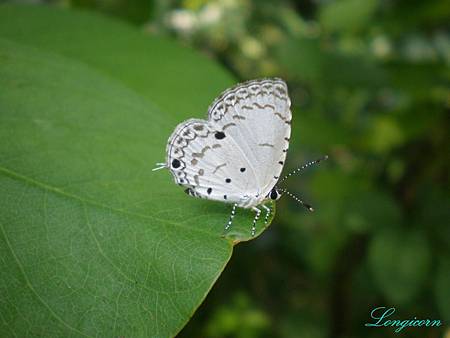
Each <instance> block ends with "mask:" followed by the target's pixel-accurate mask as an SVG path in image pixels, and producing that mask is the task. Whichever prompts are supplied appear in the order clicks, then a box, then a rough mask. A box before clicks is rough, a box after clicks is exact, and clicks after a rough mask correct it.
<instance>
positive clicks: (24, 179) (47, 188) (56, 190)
mask: <svg viewBox="0 0 450 338" xmlns="http://www.w3.org/2000/svg"><path fill="white" fill-rule="evenodd" d="M0 173H3V174H4V175H6V176H9V177H11V178H13V179H15V180H17V181H22V182H25V183H27V184H29V185H33V186H36V187H39V188H41V189H43V190H45V191H49V192H52V193H54V194H56V195H60V196H64V197H66V198H69V199H74V200H77V201H79V202H81V203H83V204H88V205H91V206H94V207H98V208H102V209H106V210H108V211H112V212H115V213H118V214H122V215H128V216H135V217H140V218H143V219H149V220H154V221H159V222H162V223H166V224H170V225H173V226H174V227H179V228H182V229H187V230H190V231H192V232H197V233H201V234H203V235H207V236H210V237H214V238H217V237H219V236H217V235H215V234H213V233H211V232H208V231H204V230H201V229H199V228H195V227H190V226H186V225H185V224H183V223H178V222H174V221H169V220H167V219H162V218H159V217H155V216H151V215H144V214H140V213H135V212H131V211H127V210H123V209H116V208H113V207H110V206H108V205H105V204H102V203H99V202H96V201H93V200H90V199H85V198H83V197H80V196H77V195H75V194H71V193H69V192H66V191H64V190H62V189H60V188H57V187H53V186H51V185H48V184H46V183H42V182H39V181H37V180H35V179H33V178H31V177H27V176H25V175H22V174H19V173H16V172H14V171H13V170H10V169H8V168H5V167H2V166H0ZM219 239H221V238H220V237H219ZM227 242H228V244H231V242H230V240H227Z"/></svg>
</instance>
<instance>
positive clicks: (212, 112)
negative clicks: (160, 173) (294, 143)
mask: <svg viewBox="0 0 450 338" xmlns="http://www.w3.org/2000/svg"><path fill="white" fill-rule="evenodd" d="M290 105H291V101H290V99H289V96H288V89H287V85H286V83H285V82H284V81H283V80H281V79H278V78H273V79H260V80H253V81H248V82H245V83H242V84H238V85H236V86H234V87H232V88H230V89H228V90H226V91H225V92H223V93H222V94H221V95H220V96H219V97H218V98H217V99H215V100H214V102H213V103H212V105H211V106H210V107H209V109H208V120H200V119H189V120H187V121H184V122H183V123H181V124H179V125H178V126H177V127H176V128H175V131H174V132H173V133H172V135H171V136H170V138H169V141H168V143H167V148H166V151H167V156H166V162H165V163H158V165H159V167H157V168H155V169H154V170H158V169H162V168H168V169H169V170H170V172H171V173H172V175H173V177H174V179H175V182H176V183H178V184H179V185H182V186H185V187H187V189H186V190H185V192H186V193H187V194H189V195H191V196H194V197H199V198H206V199H210V200H215V201H222V202H227V203H232V204H233V209H232V211H231V215H230V219H229V221H228V223H227V225H226V226H225V229H228V228H229V227H230V226H231V223H232V221H233V217H234V215H235V212H236V207H242V208H251V209H253V210H254V211H255V212H256V215H255V218H254V220H253V225H252V230H251V233H252V236H254V234H255V231H256V222H257V220H258V219H259V216H260V214H261V209H259V208H258V207H259V206H260V207H262V208H263V209H265V211H266V217H265V223H267V221H268V219H269V215H270V212H271V210H270V208H269V207H267V206H265V205H264V203H265V202H266V201H267V200H269V199H272V200H277V199H278V198H279V197H280V196H281V192H286V193H287V194H288V195H290V196H291V197H293V198H295V199H296V200H297V201H298V202H300V203H301V204H302V205H304V206H306V207H307V208H308V209H309V210H311V211H312V208H311V207H310V206H309V205H308V204H306V203H304V202H303V201H302V200H300V199H299V198H297V197H295V196H293V195H292V194H291V193H289V192H288V191H286V190H285V189H282V188H277V187H275V184H276V183H277V182H278V180H279V178H280V174H281V171H282V170H283V166H284V162H285V160H286V154H287V151H288V148H289V137H290V135H291V120H292V113H291V110H290ZM321 160H322V159H319V160H316V161H313V162H310V163H308V164H306V165H304V166H302V167H300V168H298V169H296V170H295V171H294V172H292V173H290V174H289V175H287V176H286V177H288V176H290V175H292V174H294V173H296V172H297V171H300V170H301V169H303V168H306V167H308V166H309V165H311V164H313V163H318V162H319V161H321ZM282 180H283V179H282ZM282 180H281V181H282Z"/></svg>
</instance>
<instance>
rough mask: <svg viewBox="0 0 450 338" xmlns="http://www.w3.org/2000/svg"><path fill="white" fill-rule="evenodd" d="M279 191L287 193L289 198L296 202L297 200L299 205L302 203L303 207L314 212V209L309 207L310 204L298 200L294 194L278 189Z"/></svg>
mask: <svg viewBox="0 0 450 338" xmlns="http://www.w3.org/2000/svg"><path fill="white" fill-rule="evenodd" d="M277 189H278V190H279V191H282V192H284V193H286V194H287V195H288V196H289V197H291V198H293V199H294V200H296V201H297V202H298V203H300V204H301V205H303V206H304V207H305V208H306V209H308V210H309V211H311V212H312V211H314V209H313V207H312V206H311V205H309V204H308V203H305V202H303V200H301V199H300V198H298V197H297V196H295V195H294V194H293V193H291V192H290V191H287V190H286V189H284V188H278V187H277Z"/></svg>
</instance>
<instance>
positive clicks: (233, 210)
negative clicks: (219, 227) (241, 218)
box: [225, 203, 237, 230]
mask: <svg viewBox="0 0 450 338" xmlns="http://www.w3.org/2000/svg"><path fill="white" fill-rule="evenodd" d="M236 207H237V204H236V203H234V204H233V209H231V215H230V219H229V220H228V223H227V225H225V230H228V229H229V228H230V226H231V223H233V218H234V215H235V214H236Z"/></svg>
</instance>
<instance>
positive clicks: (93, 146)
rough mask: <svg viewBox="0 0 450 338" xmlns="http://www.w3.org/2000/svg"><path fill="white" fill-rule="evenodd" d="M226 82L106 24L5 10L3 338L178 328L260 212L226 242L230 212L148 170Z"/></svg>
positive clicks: (0, 32) (201, 61) (0, 18)
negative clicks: (178, 127)
mask: <svg viewBox="0 0 450 338" xmlns="http://www.w3.org/2000/svg"><path fill="white" fill-rule="evenodd" d="M55 27H58V29H56V28H55ZM232 82H233V80H232V78H231V77H230V76H229V75H228V74H227V73H226V72H225V71H223V70H222V69H221V68H219V67H217V66H216V65H215V64H214V63H212V62H210V61H209V60H207V59H205V58H204V57H201V56H199V55H197V54H195V53H193V52H192V51H190V50H188V49H185V48H181V47H179V46H177V45H175V44H174V43H172V42H170V41H167V40H164V39H156V38H154V39H152V38H148V37H145V36H144V35H142V34H140V33H138V32H136V31H134V30H133V29H130V28H128V27H127V26H125V25H123V24H120V23H117V22H114V21H111V20H109V19H105V18H102V17H97V16H94V15H91V14H86V13H76V12H68V11H63V10H56V9H54V8H46V7H22V6H6V5H4V6H1V7H0V144H1V145H0V199H1V203H0V230H1V231H0V243H1V244H0V257H1V258H0V270H1V271H2V274H1V278H0V293H1V294H2V297H1V299H0V314H1V317H2V321H1V323H0V333H1V335H2V336H13V335H15V336H21V337H24V336H45V337H51V336H55V337H56V336H59V337H61V336H64V337H70V336H74V337H75V336H104V337H106V336H109V337H112V336H127V337H135V336H164V337H166V336H173V335H174V334H175V333H176V332H177V331H179V330H180V329H181V327H182V326H183V325H184V324H185V323H186V321H187V320H188V319H189V318H190V317H191V316H192V314H193V312H194V310H195V309H196V307H197V306H198V305H199V304H200V303H201V301H202V300H203V299H204V297H205V296H206V294H207V292H208V291H209V289H210V288H211V287H212V284H213V283H214V281H215V280H216V279H217V278H218V276H219V274H220V273H221V271H222V270H223V268H224V266H225V264H226V263H227V261H228V260H229V258H230V256H231V253H232V248H233V244H234V243H236V242H238V241H242V240H248V239H249V234H250V224H251V219H252V216H251V215H250V213H249V212H241V213H238V216H237V218H236V222H235V224H234V226H233V230H232V232H230V233H229V234H228V236H227V237H223V235H222V232H223V226H224V224H225V222H226V221H227V217H228V215H229V207H228V206H226V205H224V204H221V203H212V202H210V203H208V202H205V201H201V200H198V199H193V198H190V197H188V196H187V195H185V194H184V193H183V192H182V190H181V189H180V188H179V187H177V186H176V185H175V184H173V180H172V178H171V177H170V175H169V173H168V172H164V171H161V172H156V173H152V172H151V171H150V170H151V168H152V167H153V165H154V163H155V162H157V161H161V160H163V159H164V156H165V144H166V142H167V138H168V136H169V135H170V133H171V132H172V130H173V128H174V127H175V125H176V123H177V122H180V121H182V120H183V119H184V118H186V117H188V116H198V117H204V116H205V115H206V108H207V106H208V104H209V103H210V101H211V100H212V98H213V97H214V96H216V95H217V94H219V92H220V91H222V90H223V89H224V88H226V87H227V86H228V85H230V84H231V83H232ZM261 231H262V229H261V227H259V228H258V232H259V233H260V232H261Z"/></svg>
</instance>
